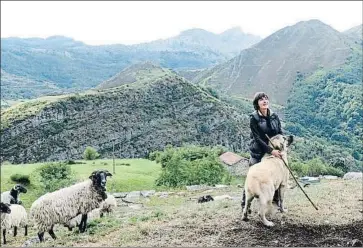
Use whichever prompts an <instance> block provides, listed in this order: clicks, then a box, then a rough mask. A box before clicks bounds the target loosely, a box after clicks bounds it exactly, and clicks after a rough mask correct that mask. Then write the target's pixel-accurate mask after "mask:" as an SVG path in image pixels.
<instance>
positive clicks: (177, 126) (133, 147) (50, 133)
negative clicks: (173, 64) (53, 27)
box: [1, 74, 249, 163]
mask: <svg viewBox="0 0 363 248" xmlns="http://www.w3.org/2000/svg"><path fill="white" fill-rule="evenodd" d="M1 116H2V122H1V139H2V153H1V161H10V162H11V163H27V162H38V161H52V160H63V159H79V158H81V157H82V154H83V152H84V150H85V148H86V147H87V146H92V147H94V148H96V149H97V150H98V152H99V153H100V154H101V156H102V157H112V148H113V144H114V145H115V151H116V154H115V155H116V157H119V158H132V157H145V156H147V155H148V154H149V153H150V152H152V151H154V150H157V149H163V148H164V147H165V146H166V145H167V144H171V145H178V146H180V145H182V144H184V143H189V144H201V145H223V146H226V147H228V149H229V150H231V151H241V150H246V149H247V140H248V135H249V130H248V117H247V115H243V114H240V113H238V112H237V111H236V109H234V108H233V107H231V106H229V105H227V104H225V103H223V102H221V101H220V100H219V99H217V98H215V97H213V96H211V95H210V94H209V93H208V92H207V91H205V90H203V89H202V88H200V87H198V86H196V85H193V84H191V83H189V82H187V81H186V80H185V79H183V78H181V77H179V76H176V75H175V74H168V75H165V76H162V77H161V78H159V79H158V80H155V81H154V80H151V81H150V82H146V81H144V82H142V83H137V82H136V83H133V84H125V85H121V86H119V87H116V88H110V89H105V90H100V91H99V92H97V91H93V92H89V93H84V94H73V95H68V96H58V97H54V98H53V99H51V100H49V99H48V100H47V99H44V100H42V99H39V100H31V101H28V102H26V103H23V104H19V105H16V106H13V107H11V108H9V109H7V110H5V111H4V112H2V113H1Z"/></svg>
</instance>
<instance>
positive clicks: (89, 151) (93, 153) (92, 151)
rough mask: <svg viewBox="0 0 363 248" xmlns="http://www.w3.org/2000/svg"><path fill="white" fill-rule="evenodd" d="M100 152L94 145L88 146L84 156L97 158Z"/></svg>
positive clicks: (85, 157) (88, 158)
mask: <svg viewBox="0 0 363 248" xmlns="http://www.w3.org/2000/svg"><path fill="white" fill-rule="evenodd" d="M99 157H100V154H98V152H97V151H96V149H94V148H93V147H90V146H87V148H86V149H85V150H84V153H83V158H84V159H85V160H95V159H96V158H99Z"/></svg>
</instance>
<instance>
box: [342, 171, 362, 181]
mask: <svg viewBox="0 0 363 248" xmlns="http://www.w3.org/2000/svg"><path fill="white" fill-rule="evenodd" d="M362 178H363V172H348V173H346V174H345V175H344V176H343V179H344V180H361V179H362Z"/></svg>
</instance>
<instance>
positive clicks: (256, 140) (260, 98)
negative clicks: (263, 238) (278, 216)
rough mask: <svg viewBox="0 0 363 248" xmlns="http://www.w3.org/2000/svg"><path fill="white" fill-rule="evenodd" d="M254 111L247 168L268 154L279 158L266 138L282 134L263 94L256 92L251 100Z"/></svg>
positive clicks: (278, 153)
mask: <svg viewBox="0 0 363 248" xmlns="http://www.w3.org/2000/svg"><path fill="white" fill-rule="evenodd" d="M253 107H254V109H255V110H256V111H254V112H253V113H252V114H251V115H250V128H251V142H250V145H249V149H250V161H249V166H252V165H254V164H256V163H259V162H261V159H262V157H263V156H264V155H265V154H266V153H268V154H272V155H273V156H275V157H278V158H281V153H280V151H279V150H274V149H272V148H271V147H269V146H268V139H267V137H266V134H267V135H268V137H270V138H271V137H273V136H275V135H277V134H282V130H281V123H280V119H279V117H278V116H277V114H275V113H272V111H271V110H270V108H269V98H268V96H267V95H266V94H265V93H264V92H257V93H256V94H255V96H254V98H253ZM245 198H246V195H245V192H244V191H243V196H242V208H243V207H244V204H245ZM273 201H274V202H276V203H277V202H278V193H277V191H276V192H275V195H274V199H273Z"/></svg>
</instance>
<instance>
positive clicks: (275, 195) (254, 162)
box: [241, 156, 279, 208]
mask: <svg viewBox="0 0 363 248" xmlns="http://www.w3.org/2000/svg"><path fill="white" fill-rule="evenodd" d="M259 162H261V158H260V159H258V158H254V157H252V156H250V160H249V162H248V166H250V167H251V166H252V165H254V164H257V163H259ZM278 191H279V190H276V191H275V194H274V198H273V200H272V201H273V202H276V203H278V202H279V192H278ZM245 203H246V193H245V189H243V192H242V202H241V206H242V208H244V206H245Z"/></svg>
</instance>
